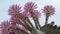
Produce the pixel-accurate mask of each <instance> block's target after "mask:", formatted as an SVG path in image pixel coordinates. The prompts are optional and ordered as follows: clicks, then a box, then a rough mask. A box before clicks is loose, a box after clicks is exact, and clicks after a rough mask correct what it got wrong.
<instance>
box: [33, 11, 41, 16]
mask: <svg viewBox="0 0 60 34" xmlns="http://www.w3.org/2000/svg"><path fill="white" fill-rule="evenodd" d="M33 14H34V16H35V17H41V13H40V11H38V10H34V12H33Z"/></svg>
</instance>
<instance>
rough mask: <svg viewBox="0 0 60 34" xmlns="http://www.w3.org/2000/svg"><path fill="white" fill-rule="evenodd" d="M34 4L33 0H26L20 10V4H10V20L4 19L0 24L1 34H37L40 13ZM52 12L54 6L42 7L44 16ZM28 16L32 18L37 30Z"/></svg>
mask: <svg viewBox="0 0 60 34" xmlns="http://www.w3.org/2000/svg"><path fill="white" fill-rule="evenodd" d="M36 6H37V5H36V4H35V3H33V2H27V3H26V4H25V6H24V10H23V12H22V11H21V6H20V5H12V6H11V7H10V8H9V10H8V12H9V15H10V16H11V18H10V21H4V22H2V23H1V25H0V29H1V34H33V33H34V34H38V32H37V30H40V24H39V21H38V20H39V17H40V16H41V13H40V11H38V10H37V9H36V8H37V7H36ZM54 12H55V10H54V7H53V6H50V5H47V6H45V7H44V9H43V13H44V14H45V15H46V16H50V15H53V14H54ZM29 18H33V20H34V22H35V25H36V28H37V30H36V28H35V27H34V26H33V24H32V22H30V20H29ZM46 19H48V18H46ZM46 21H47V20H46Z"/></svg>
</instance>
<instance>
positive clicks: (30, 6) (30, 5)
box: [24, 2, 37, 12]
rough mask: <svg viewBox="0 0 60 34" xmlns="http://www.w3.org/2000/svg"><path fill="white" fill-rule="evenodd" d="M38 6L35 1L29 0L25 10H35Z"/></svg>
mask: <svg viewBox="0 0 60 34" xmlns="http://www.w3.org/2000/svg"><path fill="white" fill-rule="evenodd" d="M36 8H37V7H36V4H35V3H33V2H27V3H26V4H25V7H24V10H25V11H27V12H29V11H30V10H35V9H36Z"/></svg>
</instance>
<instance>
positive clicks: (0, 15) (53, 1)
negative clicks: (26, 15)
mask: <svg viewBox="0 0 60 34" xmlns="http://www.w3.org/2000/svg"><path fill="white" fill-rule="evenodd" d="M29 1H32V2H35V4H37V7H38V8H37V9H38V10H39V11H40V12H41V13H42V10H41V9H43V7H44V6H46V5H52V6H54V7H55V11H56V12H55V14H54V15H53V16H51V17H50V18H49V23H50V22H51V21H55V24H57V25H58V26H59V25H60V4H59V3H60V0H0V23H1V22H3V21H6V20H9V19H10V16H9V15H8V9H9V7H10V6H11V5H13V4H20V5H21V6H22V8H23V7H24V5H25V3H27V2H29ZM31 21H33V20H31ZM39 22H40V24H41V25H44V24H45V15H44V14H42V16H41V18H40V19H39ZM33 24H34V23H33Z"/></svg>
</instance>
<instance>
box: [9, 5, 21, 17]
mask: <svg viewBox="0 0 60 34" xmlns="http://www.w3.org/2000/svg"><path fill="white" fill-rule="evenodd" d="M8 11H9V15H11V16H13V15H18V14H19V13H20V11H21V7H20V5H12V6H11V7H10V8H9V10H8Z"/></svg>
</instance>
